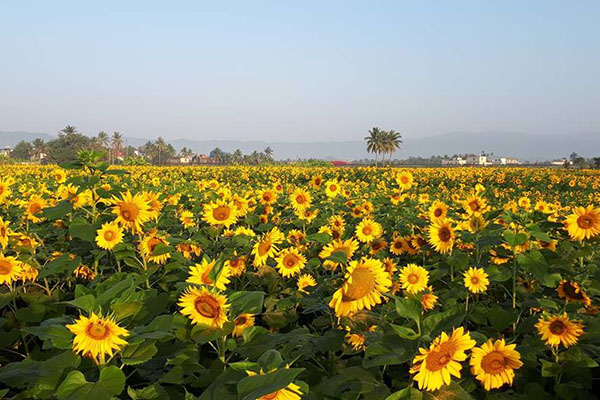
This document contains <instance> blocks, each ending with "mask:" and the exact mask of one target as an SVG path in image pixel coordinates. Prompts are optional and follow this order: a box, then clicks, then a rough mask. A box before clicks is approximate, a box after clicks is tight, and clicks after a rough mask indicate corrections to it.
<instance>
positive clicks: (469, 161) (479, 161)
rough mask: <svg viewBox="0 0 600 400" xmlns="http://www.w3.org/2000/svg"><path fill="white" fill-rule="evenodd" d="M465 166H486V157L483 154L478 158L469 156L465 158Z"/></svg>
mask: <svg viewBox="0 0 600 400" xmlns="http://www.w3.org/2000/svg"><path fill="white" fill-rule="evenodd" d="M466 165H488V156H486V155H485V154H482V155H480V156H477V155H469V156H467V158H466Z"/></svg>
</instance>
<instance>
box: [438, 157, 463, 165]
mask: <svg viewBox="0 0 600 400" xmlns="http://www.w3.org/2000/svg"><path fill="white" fill-rule="evenodd" d="M466 163H467V160H465V159H464V158H462V157H452V158H444V159H443V160H442V165H444V166H457V167H458V166H461V165H465V164H466Z"/></svg>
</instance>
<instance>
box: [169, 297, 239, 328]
mask: <svg viewBox="0 0 600 400" xmlns="http://www.w3.org/2000/svg"><path fill="white" fill-rule="evenodd" d="M178 304H179V306H180V307H182V309H181V313H182V314H183V315H185V316H187V317H188V318H189V319H191V320H192V323H193V324H197V325H205V326H208V327H210V328H222V327H223V325H224V324H225V322H227V310H228V309H229V304H228V303H227V297H225V296H224V295H222V294H220V293H218V292H217V291H214V290H209V289H207V288H205V287H203V288H201V289H196V288H187V289H186V291H185V292H184V293H183V294H182V296H181V297H180V298H179V303H178Z"/></svg>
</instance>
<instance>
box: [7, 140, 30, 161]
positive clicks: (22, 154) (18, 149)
mask: <svg viewBox="0 0 600 400" xmlns="http://www.w3.org/2000/svg"><path fill="white" fill-rule="evenodd" d="M32 154H33V147H32V146H31V143H29V142H26V141H24V140H21V141H20V142H19V143H17V145H16V146H15V148H14V149H13V150H12V151H11V152H10V157H11V158H17V159H19V160H29V158H30V157H31V155H32Z"/></svg>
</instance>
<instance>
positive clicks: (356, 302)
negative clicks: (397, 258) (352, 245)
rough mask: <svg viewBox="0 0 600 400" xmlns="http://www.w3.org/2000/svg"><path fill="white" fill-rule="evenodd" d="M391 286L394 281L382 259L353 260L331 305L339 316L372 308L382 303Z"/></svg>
mask: <svg viewBox="0 0 600 400" xmlns="http://www.w3.org/2000/svg"><path fill="white" fill-rule="evenodd" d="M391 286H392V281H391V280H390V278H389V275H388V273H387V271H386V270H385V268H384V267H383V264H382V263H381V261H379V260H376V259H370V258H363V259H362V260H360V261H356V260H355V261H351V262H350V264H349V265H348V269H347V272H346V275H345V280H344V284H343V285H342V287H341V288H340V289H338V290H337V291H336V292H335V293H334V295H333V298H332V299H331V302H330V303H329V307H331V308H333V309H335V312H336V314H337V315H338V316H339V317H344V316H347V315H349V314H352V313H355V312H357V311H360V310H362V309H367V310H370V309H371V308H372V307H374V306H375V305H377V304H380V303H381V296H382V293H387V292H388V291H389V289H390V287H391Z"/></svg>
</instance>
